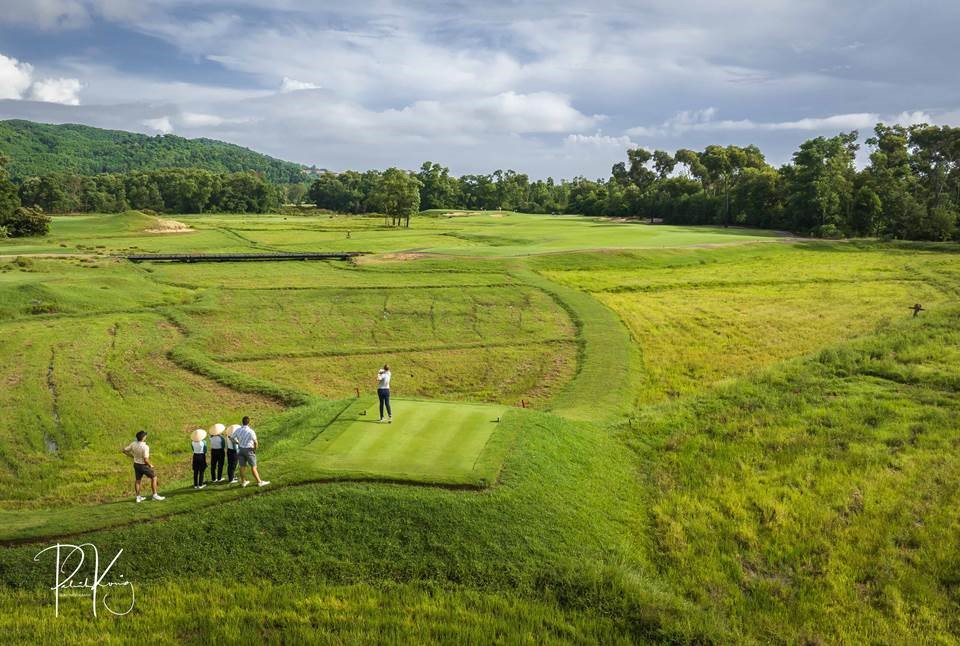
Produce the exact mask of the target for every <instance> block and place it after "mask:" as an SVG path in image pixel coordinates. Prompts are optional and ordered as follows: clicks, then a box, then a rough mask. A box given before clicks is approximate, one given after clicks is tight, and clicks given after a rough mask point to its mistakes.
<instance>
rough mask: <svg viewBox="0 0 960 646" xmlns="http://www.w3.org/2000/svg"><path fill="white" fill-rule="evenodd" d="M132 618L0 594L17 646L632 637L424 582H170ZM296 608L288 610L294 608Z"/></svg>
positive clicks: (584, 613)
mask: <svg viewBox="0 0 960 646" xmlns="http://www.w3.org/2000/svg"><path fill="white" fill-rule="evenodd" d="M137 594H138V603H137V606H136V608H135V610H134V613H135V614H134V615H133V616H126V617H112V616H110V615H107V616H104V617H101V618H99V619H94V618H92V617H88V616H87V614H88V612H89V610H88V607H87V606H88V604H82V603H80V602H78V601H77V600H72V601H73V603H65V604H64V614H63V616H62V618H61V619H56V618H54V617H53V615H52V613H51V612H50V609H49V608H48V607H47V606H48V604H49V595H48V594H46V593H43V592H39V591H38V592H30V593H27V592H22V591H17V592H6V593H4V594H0V612H2V616H0V630H2V631H3V633H4V634H5V635H7V637H8V638H9V639H10V640H12V641H13V642H15V643H20V644H36V643H44V642H58V643H70V644H77V645H78V646H80V645H86V644H91V645H93V644H98V645H100V644H129V643H131V641H143V642H149V643H151V644H210V643H218V644H225V643H239V642H244V641H249V640H250V639H251V636H255V638H256V640H257V642H258V643H261V644H290V643H317V642H322V643H326V644H358V643H364V644H387V643H417V644H449V643H464V644H481V643H495V642H500V641H503V640H504V638H505V637H506V636H508V635H509V636H511V637H510V641H511V642H514V643H525V644H544V643H571V642H573V643H583V644H588V643H607V644H619V643H624V644H626V643H630V640H629V639H628V637H627V636H626V635H625V632H624V629H623V627H622V625H620V622H619V621H618V620H617V619H616V618H614V617H610V616H608V615H604V614H602V613H600V612H597V611H593V610H589V609H585V610H570V609H565V608H563V607H561V606H560V605H558V604H556V603H552V602H546V601H541V600H539V599H537V598H531V597H529V596H527V597H522V596H519V595H516V594H512V593H509V592H497V593H492V592H484V591H479V590H474V589H471V588H468V587H460V586H436V585H425V584H392V583H384V584H380V585H370V584H361V583H356V584H352V585H338V586H333V585H330V586H326V585H316V586H311V587H310V588H308V589H304V588H303V587H302V586H301V585H299V584H290V583H287V584H284V583H277V584H274V583H271V582H270V581H259V582H257V583H256V585H246V584H242V583H221V582H219V581H216V582H214V583H212V584H207V585H205V586H204V590H203V591H197V590H191V589H185V588H184V586H182V585H180V584H179V583H176V582H166V583H156V584H146V585H141V586H138V587H137ZM291 609H292V611H291Z"/></svg>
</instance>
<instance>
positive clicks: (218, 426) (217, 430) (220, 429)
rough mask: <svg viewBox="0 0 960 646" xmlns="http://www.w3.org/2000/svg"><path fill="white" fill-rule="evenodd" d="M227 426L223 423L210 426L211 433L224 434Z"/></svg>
mask: <svg viewBox="0 0 960 646" xmlns="http://www.w3.org/2000/svg"><path fill="white" fill-rule="evenodd" d="M225 428H227V427H226V426H224V425H223V424H214V425H213V426H211V427H210V435H223V431H224V429H225Z"/></svg>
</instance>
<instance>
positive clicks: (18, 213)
mask: <svg viewBox="0 0 960 646" xmlns="http://www.w3.org/2000/svg"><path fill="white" fill-rule="evenodd" d="M0 227H3V228H4V229H5V230H6V232H7V235H8V236H10V237H11V238H24V237H29V236H45V235H47V234H48V233H49V232H50V216H48V215H45V214H44V212H43V209H41V208H40V207H39V206H21V207H18V208H17V209H16V210H15V211H14V212H13V213H11V214H10V215H8V216H7V217H6V218H4V220H3V221H2V222H0Z"/></svg>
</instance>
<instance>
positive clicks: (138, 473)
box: [120, 431, 165, 502]
mask: <svg viewBox="0 0 960 646" xmlns="http://www.w3.org/2000/svg"><path fill="white" fill-rule="evenodd" d="M146 438H147V432H146V431H140V432H139V433H137V440H136V442H131V443H130V444H128V445H127V446H125V447H124V448H122V449H120V451H121V453H123V454H124V455H127V456H129V457H131V458H133V475H134V477H135V478H136V480H135V484H134V488H135V489H136V491H137V502H143V501H144V496H141V495H140V479H141V478H142V477H143V476H147V477H148V478H150V486H151V487H152V488H153V499H154V500H165V498H164V497H163V496H161V495H160V494H158V493H157V474H156V473H155V472H154V470H153V465H152V464H150V447H149V446H147V443H146V441H145V440H146Z"/></svg>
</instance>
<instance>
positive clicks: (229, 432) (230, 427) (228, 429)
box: [224, 424, 240, 437]
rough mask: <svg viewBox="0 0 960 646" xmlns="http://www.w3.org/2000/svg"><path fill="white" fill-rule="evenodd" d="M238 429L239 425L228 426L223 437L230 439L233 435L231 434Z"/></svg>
mask: <svg viewBox="0 0 960 646" xmlns="http://www.w3.org/2000/svg"><path fill="white" fill-rule="evenodd" d="M238 428H240V425H239V424H231V425H230V426H228V427H227V432H226V433H224V435H226V436H227V437H230V436H231V435H233V432H234V431H236V430H237V429H238Z"/></svg>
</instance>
